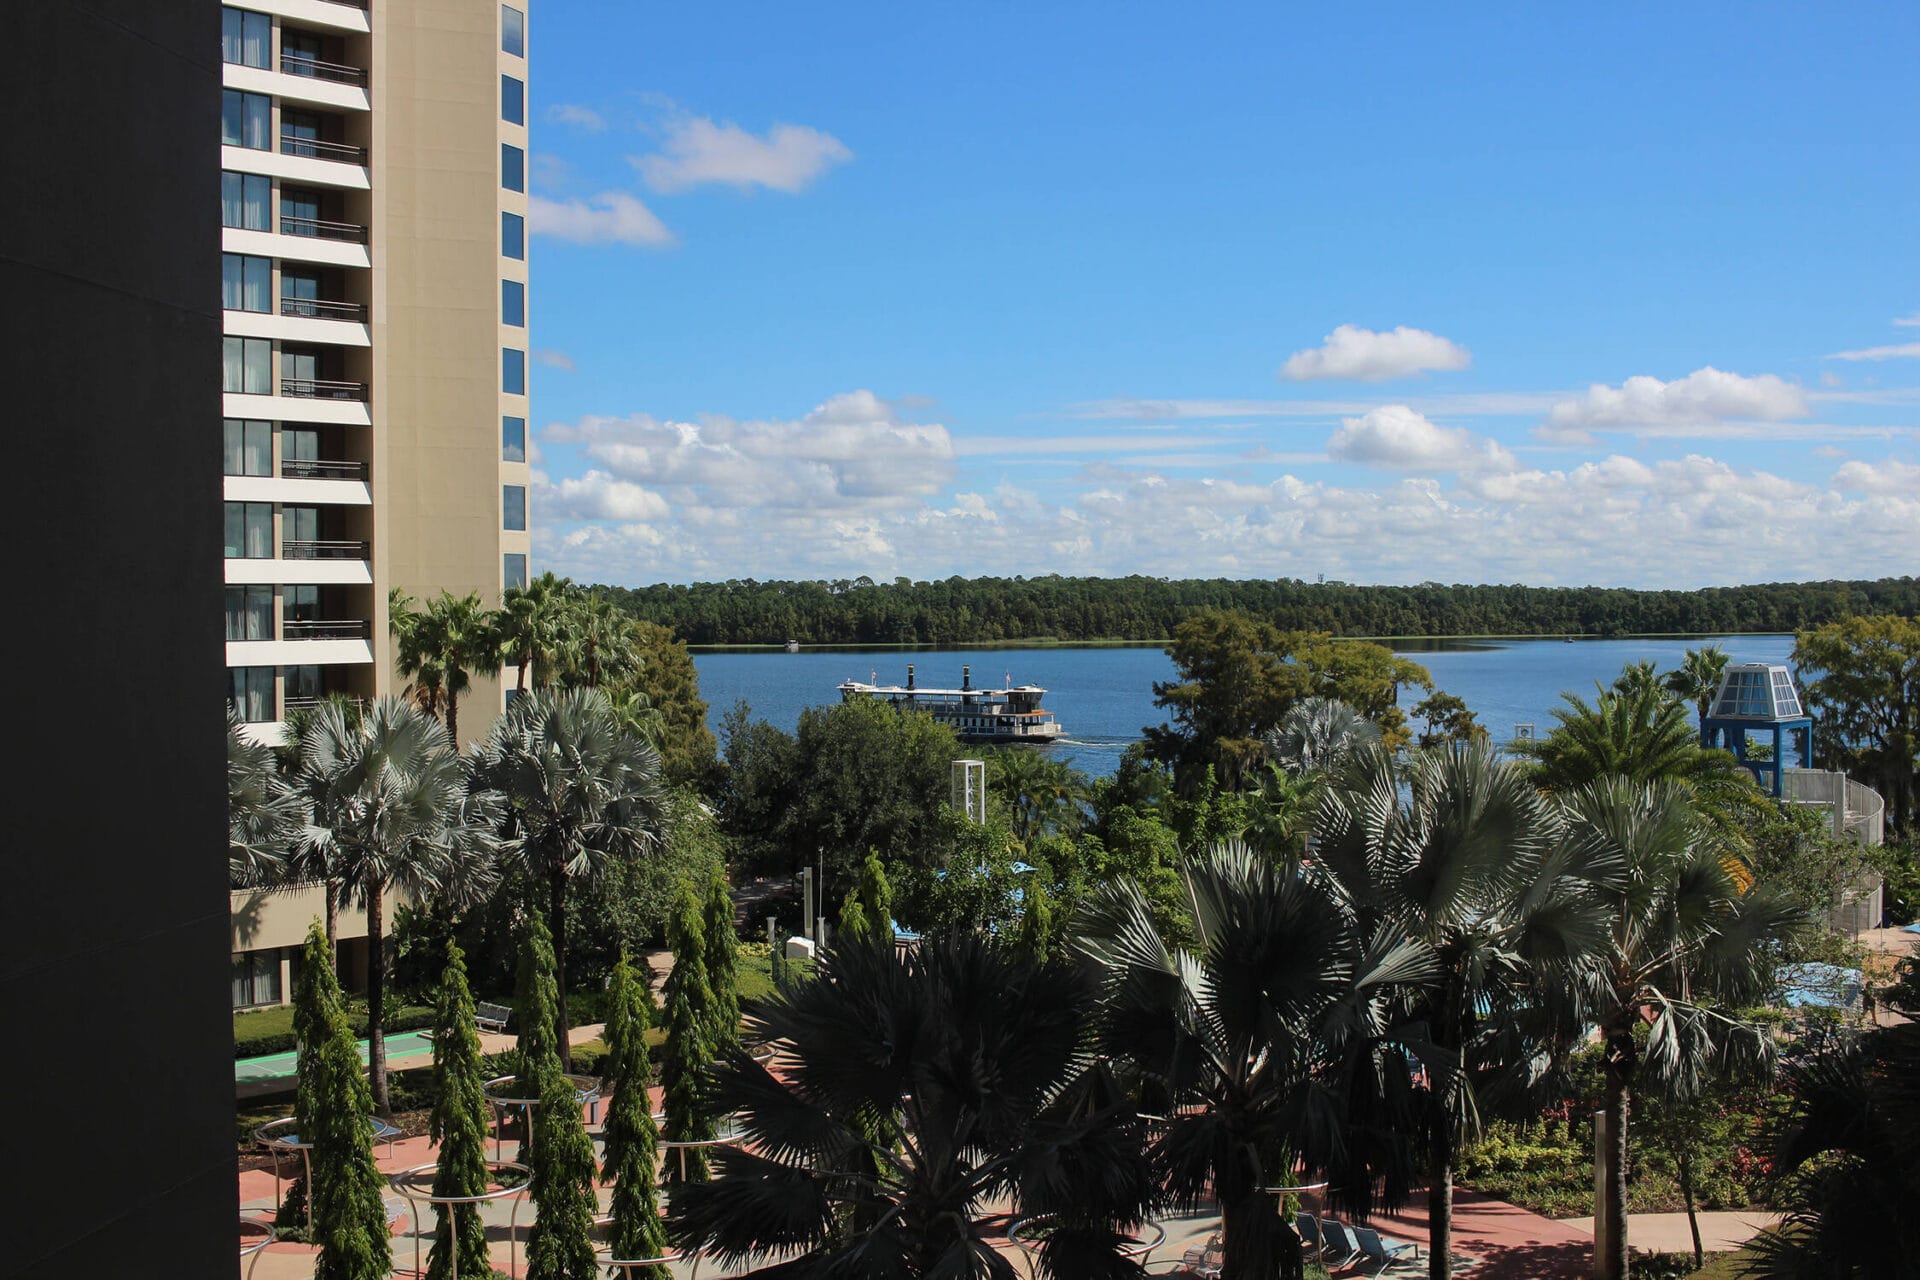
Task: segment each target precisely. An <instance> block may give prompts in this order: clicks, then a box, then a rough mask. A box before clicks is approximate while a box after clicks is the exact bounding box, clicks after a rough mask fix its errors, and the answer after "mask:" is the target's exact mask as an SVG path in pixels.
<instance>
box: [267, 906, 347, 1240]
mask: <svg viewBox="0 0 1920 1280" xmlns="http://www.w3.org/2000/svg"><path fill="white" fill-rule="evenodd" d="M342 1003H343V1002H342V1000H341V996H340V980H339V979H338V978H337V977H335V976H334V972H333V944H332V943H330V942H328V941H327V936H326V934H325V933H324V932H322V930H321V928H320V922H319V921H318V920H315V921H314V922H313V924H312V926H311V927H310V928H309V929H308V930H307V945H306V950H305V951H304V952H303V953H302V955H301V957H300V976H299V980H298V981H297V982H296V983H295V984H294V988H293V1035H294V1040H295V1041H296V1043H297V1044H298V1046H299V1055H298V1057H297V1058H296V1059H295V1067H294V1075H295V1080H296V1083H295V1085H294V1092H293V1131H294V1132H295V1133H297V1134H310V1133H312V1132H313V1120H314V1115H315V1109H314V1088H315V1087H316V1086H317V1085H318V1083H319V1080H320V1067H319V1062H320V1046H321V1045H322V1044H324V1043H325V1042H326V1038H327V1036H326V1029H327V1010H329V1009H339V1008H341V1007H342ZM306 1216H307V1175H306V1172H305V1165H304V1163H303V1164H302V1166H301V1172H300V1174H299V1176H297V1177H296V1178H295V1179H294V1180H293V1181H292V1182H291V1183H289V1184H288V1186H287V1194H286V1198H285V1199H283V1200H281V1202H280V1209H279V1212H278V1213H276V1214H275V1215H274V1222H275V1224H276V1225H278V1226H281V1227H294V1226H305V1225H306V1222H305V1219H306Z"/></svg>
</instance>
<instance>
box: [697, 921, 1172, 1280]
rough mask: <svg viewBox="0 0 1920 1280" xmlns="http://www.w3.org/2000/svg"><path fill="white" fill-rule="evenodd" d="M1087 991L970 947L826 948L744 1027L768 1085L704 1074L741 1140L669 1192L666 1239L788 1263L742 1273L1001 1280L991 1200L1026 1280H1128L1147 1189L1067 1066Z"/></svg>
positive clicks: (1073, 1057) (1141, 1165) (727, 1072)
mask: <svg viewBox="0 0 1920 1280" xmlns="http://www.w3.org/2000/svg"><path fill="white" fill-rule="evenodd" d="M1095 994H1096V993H1095V991H1094V988H1093V985H1092V982H1091V979H1090V975H1088V974H1087V973H1086V972H1085V971H1084V970H1082V969H1080V968H1078V967H1076V966H1074V965H1071V964H1066V963H1059V962H1055V963H1041V962H1037V961H1035V960H1034V959H1032V958H1031V957H1029V956H1026V955H1024V954H1022V953H1020V952H1019V951H1018V950H1016V949H1015V948H1013V947H1012V946H1010V945H1009V944H1007V943H1005V942H1002V941H999V940H997V939H994V938H991V937H988V936H985V935H983V934H978V933H973V932H968V933H964V934H958V935H953V936H937V937H929V938H927V939H925V940H923V941H922V942H921V944H920V946H919V947H918V948H916V949H915V950H914V951H912V952H902V951H899V950H896V949H895V948H893V947H890V946H886V947H875V946H866V945H858V946H848V947H837V948H835V949H834V950H832V951H831V952H829V953H828V955H827V957H826V958H825V960H824V961H823V963H822V966H821V980H819V981H814V982H803V983H796V984H794V985H793V986H792V987H791V988H790V989H788V990H786V991H783V992H780V993H778V994H776V995H774V996H773V997H771V998H770V999H768V1000H765V1001H763V1002H761V1003H760V1004H759V1005H758V1007H757V1008H756V1009H755V1011H754V1012H753V1013H752V1014H751V1015H749V1026H750V1030H751V1034H750V1036H749V1037H748V1038H749V1039H751V1040H755V1041H762V1042H765V1043H768V1044H779V1045H781V1046H782V1048H783V1056H782V1060H781V1063H780V1072H779V1074H778V1075H775V1074H773V1073H771V1072H769V1071H768V1070H767V1068H766V1067H765V1066H763V1065H761V1064H760V1063H758V1062H755V1061H753V1060H752V1059H751V1058H749V1057H747V1056H746V1055H745V1054H743V1053H740V1052H738V1051H736V1052H735V1053H733V1054H732V1055H731V1056H730V1057H729V1058H727V1059H726V1060H725V1061H724V1062H722V1063H721V1064H720V1065H719V1067H718V1068H717V1070H716V1073H715V1080H714V1084H715V1098H716V1102H717V1104H718V1106H719V1107H720V1109H721V1110H723V1111H726V1112H732V1113H735V1114H737V1115H738V1116H739V1118H740V1120H741V1122H742V1126H743V1128H744V1130H745V1141H744V1142H743V1143H741V1144H739V1145H736V1146H727V1147H721V1148H718V1149H717V1150H716V1151H715V1153H714V1166H715V1170H716V1174H717V1176H716V1177H715V1178H714V1180H712V1181H710V1182H705V1183H689V1184H686V1185H683V1186H680V1187H677V1188H676V1189H675V1191H674V1196H673V1202H672V1210H671V1216H672V1222H673V1226H674V1229H675V1234H676V1238H677V1239H679V1240H680V1241H681V1242H682V1243H683V1244H685V1245H688V1246H692V1247H697V1248H700V1249H702V1250H705V1251H706V1252H707V1253H708V1254H710V1255H712V1256H714V1257H716V1258H718V1259H719V1260H720V1261H721V1262H722V1263H723V1264H725V1265H728V1266H733V1265H737V1264H739V1263H742V1262H746V1261H760V1260H765V1259H771V1258H775V1257H778V1256H780V1255H787V1256H788V1257H789V1258H790V1260H789V1261H785V1262H774V1263H773V1264H772V1265H768V1266H764V1267H763V1268H762V1269H760V1270H756V1271H753V1272H751V1273H750V1274H752V1275H758V1276H769V1277H771V1276H775V1275H778V1276H792V1277H799V1276H828V1275H848V1276H851V1275H859V1276H863V1277H868V1278H869V1280H895V1278H898V1280H911V1278H914V1277H922V1276H953V1277H963V1276H975V1277H990V1278H992V1280H1014V1277H1015V1276H1016V1275H1017V1273H1016V1271H1015V1269H1014V1267H1013V1264H1012V1263H1011V1262H1009V1261H1008V1260H1007V1259H1006V1257H1005V1256H1004V1255H1002V1254H1000V1253H998V1252H996V1251H995V1249H994V1245H995V1244H996V1243H998V1242H999V1241H1000V1240H1001V1239H1003V1232H1004V1230H1005V1227H1004V1224H1003V1222H1002V1221H1000V1220H999V1219H998V1218H997V1217H989V1216H988V1215H989V1214H991V1213H993V1212H994V1209H995V1208H996V1207H997V1206H996V1205H995V1202H997V1201H1010V1202H1011V1205H1012V1209H1013V1212H1014V1213H1015V1214H1017V1215H1020V1216H1022V1217H1026V1218H1042V1219H1045V1220H1046V1225H1047V1230H1046V1231H1045V1232H1044V1233H1043V1234H1041V1235H1040V1236H1039V1238H1040V1239H1041V1241H1042V1243H1041V1246H1040V1253H1039V1258H1040V1267H1041V1271H1042V1273H1043V1274H1045V1275H1047V1276H1050V1277H1061V1278H1065V1277H1074V1278H1076V1280H1078V1278H1079V1277H1089V1278H1092V1280H1103V1278H1105V1277H1115V1278H1116V1280H1117V1278H1118V1277H1120V1276H1126V1275H1138V1274H1139V1270H1138V1267H1137V1266H1135V1265H1134V1264H1133V1263H1131V1262H1130V1261H1127V1260H1126V1259H1124V1258H1122V1257H1121V1256H1120V1249H1121V1247H1122V1244H1123V1237H1122V1233H1123V1232H1126V1231H1129V1230H1133V1229H1136V1228H1137V1227H1138V1226H1139V1224H1140V1222H1141V1221H1142V1218H1143V1216H1144V1214H1145V1212H1146V1208H1147V1205H1148V1204H1149V1202H1150V1201H1151V1200H1152V1198H1153V1195H1154V1188H1153V1184H1152V1182H1151V1180H1150V1177H1149V1168H1148V1166H1147V1162H1146V1160H1145V1158H1144V1156H1143V1153H1142V1144H1141V1138H1142V1133H1141V1125H1140V1121H1139V1118H1138V1116H1137V1115H1136V1114H1135V1112H1134V1109H1133V1107H1132V1106H1131V1104H1129V1103H1128V1102H1127V1100H1126V1099H1125V1097H1124V1096H1123V1095H1122V1093H1121V1092H1120V1090H1119V1089H1118V1088H1117V1087H1116V1085H1115V1083H1114V1081H1113V1080H1112V1079H1111V1077H1110V1076H1109V1075H1108V1072H1107V1070H1106V1068H1105V1066H1104V1065H1103V1064H1102V1063H1101V1062H1100V1061H1099V1060H1098V1059H1096V1058H1093V1057H1091V1056H1090V1055H1089V1054H1088V1052H1087V1048H1088V1039H1089V1034H1090V1031H1091V1027H1090V1023H1091V1019H1092V1011H1093V1007H1094V998H1095ZM794 1255H798V1256H794Z"/></svg>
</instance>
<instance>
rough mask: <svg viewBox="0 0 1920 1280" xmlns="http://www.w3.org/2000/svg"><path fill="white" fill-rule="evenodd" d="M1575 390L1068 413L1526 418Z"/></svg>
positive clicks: (1158, 403) (1105, 416)
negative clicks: (1388, 407) (1398, 408)
mask: <svg viewBox="0 0 1920 1280" xmlns="http://www.w3.org/2000/svg"><path fill="white" fill-rule="evenodd" d="M1573 394H1575V393H1573V392H1571V391H1490V392H1478V391H1470V392H1447V393H1442V394H1434V395H1425V396H1399V397H1396V398H1395V399H1393V400H1391V401H1389V400H1386V399H1384V398H1379V397H1365V398H1354V399H1347V400H1183V399H1166V400H1152V399H1145V398H1139V397H1130V396H1122V397H1116V398H1114V399H1111V400H1086V401H1082V402H1081V403H1079V404H1074V405H1069V406H1068V407H1067V414H1068V416H1070V417H1074V418H1086V419H1098V420H1112V421H1128V420H1137V421H1155V420H1157V421H1160V422H1170V421H1176V420H1189V419H1195V418H1327V419H1332V418H1338V417H1342V416H1349V415H1353V414H1361V413H1365V412H1367V411H1368V410H1369V409H1378V408H1380V407H1381V406H1382V405H1385V404H1408V405H1411V406H1412V407H1413V408H1415V409H1418V410H1419V411H1420V412H1421V413H1441V414H1474V415H1477V416H1483V417H1524V416H1531V415H1533V414H1539V413H1545V412H1546V411H1547V410H1549V409H1551V408H1553V406H1554V405H1556V404H1558V403H1560V402H1561V401H1562V400H1565V399H1566V398H1567V397H1568V396H1570V395H1573Z"/></svg>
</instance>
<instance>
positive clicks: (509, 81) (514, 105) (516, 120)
mask: <svg viewBox="0 0 1920 1280" xmlns="http://www.w3.org/2000/svg"><path fill="white" fill-rule="evenodd" d="M500 118H501V119H502V120H505V121H506V122H507V123H508V124H525V123H526V122H527V86H526V85H525V84H524V83H522V82H521V81H519V80H516V79H514V78H513V77H512V76H510V75H505V74H502V75H501V77H500Z"/></svg>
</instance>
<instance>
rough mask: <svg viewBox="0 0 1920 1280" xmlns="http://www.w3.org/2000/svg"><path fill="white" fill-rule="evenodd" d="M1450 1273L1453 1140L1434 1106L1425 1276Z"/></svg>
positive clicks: (1439, 1279) (1432, 1278)
mask: <svg viewBox="0 0 1920 1280" xmlns="http://www.w3.org/2000/svg"><path fill="white" fill-rule="evenodd" d="M1452 1274H1453V1141H1452V1135H1451V1133H1449V1132H1448V1125H1447V1121H1446V1117H1445V1116H1443V1115H1441V1114H1440V1112H1439V1108H1438V1106H1435V1108H1434V1116H1433V1167H1432V1169H1431V1170H1429V1176H1428V1181H1427V1276H1428V1280H1447V1278H1448V1277H1449V1276H1451V1275H1452Z"/></svg>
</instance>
